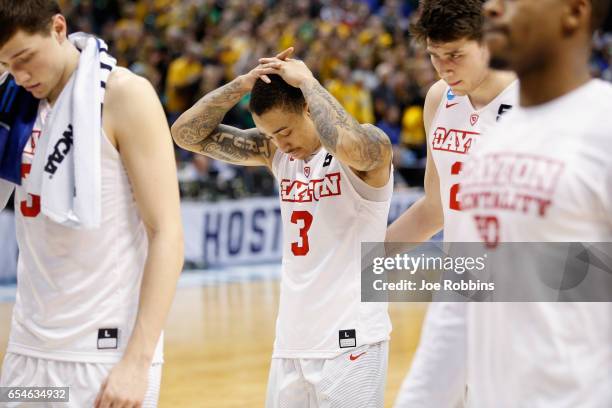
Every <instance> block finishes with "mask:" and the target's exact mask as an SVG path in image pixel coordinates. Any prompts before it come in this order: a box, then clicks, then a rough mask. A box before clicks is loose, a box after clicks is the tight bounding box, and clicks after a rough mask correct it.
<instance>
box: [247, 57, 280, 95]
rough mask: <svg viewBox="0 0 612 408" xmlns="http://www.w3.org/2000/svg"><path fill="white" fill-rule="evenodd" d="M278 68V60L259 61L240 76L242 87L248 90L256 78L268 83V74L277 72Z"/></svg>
mask: <svg viewBox="0 0 612 408" xmlns="http://www.w3.org/2000/svg"><path fill="white" fill-rule="evenodd" d="M279 68H280V60H275V61H271V62H268V63H265V64H262V63H260V64H259V65H257V66H256V67H255V68H253V69H252V70H251V71H249V72H248V73H246V74H244V75H242V76H241V79H242V83H243V86H242V87H243V88H244V89H245V90H247V91H250V90H251V89H252V88H253V85H255V82H256V81H257V80H258V79H261V80H262V81H264V82H266V83H268V84H269V83H270V78H269V77H268V75H269V74H278V70H279Z"/></svg>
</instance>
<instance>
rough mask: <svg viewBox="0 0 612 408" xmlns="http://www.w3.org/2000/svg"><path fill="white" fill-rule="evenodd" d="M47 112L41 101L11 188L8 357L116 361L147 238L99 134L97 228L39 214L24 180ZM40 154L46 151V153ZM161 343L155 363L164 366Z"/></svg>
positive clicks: (121, 171)
mask: <svg viewBox="0 0 612 408" xmlns="http://www.w3.org/2000/svg"><path fill="white" fill-rule="evenodd" d="M49 113H51V108H50V106H49V104H48V103H47V102H46V101H41V103H40V108H39V112H38V118H37V121H36V124H35V126H34V130H33V133H32V136H31V138H30V140H29V142H28V144H27V145H26V148H25V150H24V152H23V158H22V186H18V187H17V189H16V190H15V218H16V229H17V240H18V243H19V250H20V253H19V261H18V268H17V269H18V272H17V281H18V284H17V299H16V303H15V308H14V310H13V318H12V324H11V334H10V338H9V344H8V352H12V353H17V354H23V355H28V356H32V357H38V358H45V359H54V360H65V361H78V362H92V363H115V362H117V361H119V359H120V358H121V356H122V355H123V352H124V350H125V346H126V344H127V342H128V340H129V338H130V335H131V332H132V328H133V326H134V322H135V319H136V313H137V309H138V300H139V293H140V283H141V280H142V274H143V270H144V264H145V259H146V256H147V247H148V241H147V235H146V231H145V228H144V225H143V223H142V220H141V218H140V216H139V214H138V210H137V207H136V202H135V200H134V195H133V193H132V190H131V186H130V183H129V180H128V176H127V173H126V170H125V168H124V167H123V164H122V162H121V158H120V156H119V153H118V152H117V150H116V149H115V148H114V146H113V145H112V144H111V143H110V141H108V139H107V138H106V137H105V136H104V135H102V136H101V137H102V139H103V141H102V145H101V146H102V149H101V150H102V153H101V154H102V159H101V181H102V184H101V185H102V222H101V227H100V228H98V229H95V230H80V229H73V228H68V227H64V226H62V225H60V224H57V223H55V222H53V221H51V220H50V219H49V218H47V217H46V216H44V215H43V214H42V213H41V200H44V197H42V198H41V197H38V196H32V195H29V194H28V193H27V192H26V190H27V188H26V187H27V183H28V174H29V172H30V167H31V164H32V160H33V157H34V153H35V150H36V144H37V142H38V139H39V137H40V135H41V132H42V130H43V128H44V124H45V121H46V117H47V116H48V115H49ZM43 153H44V152H43ZM161 345H162V340H161V339H160V342H159V344H158V348H157V351H156V355H155V357H154V361H155V362H161V361H162V349H161Z"/></svg>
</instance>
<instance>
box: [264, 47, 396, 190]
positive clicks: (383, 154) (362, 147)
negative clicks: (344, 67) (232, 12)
mask: <svg viewBox="0 0 612 408" xmlns="http://www.w3.org/2000/svg"><path fill="white" fill-rule="evenodd" d="M287 51H289V52H291V51H292V49H291V48H289V49H288V50H287ZM260 62H261V63H263V64H272V66H273V67H274V68H276V69H277V70H278V71H277V73H278V74H279V75H280V76H281V77H282V78H283V79H284V80H285V82H287V83H288V84H289V85H291V86H294V87H296V88H300V90H301V91H302V93H303V94H304V98H305V99H306V103H307V104H308V108H309V112H310V115H311V116H312V120H313V122H314V124H315V126H316V129H317V132H318V134H319V137H320V139H321V144H322V145H323V146H324V147H325V149H326V150H328V151H329V152H330V153H332V154H333V155H334V156H335V157H336V158H337V159H338V160H340V162H342V163H344V164H346V165H348V166H350V167H351V168H352V169H353V170H354V171H355V173H356V174H357V175H358V176H359V177H360V178H362V179H363V180H364V181H366V182H367V183H368V184H370V185H372V186H375V187H381V186H383V185H385V184H386V183H387V181H388V180H389V173H390V170H391V168H390V164H391V159H392V147H391V141H390V140H389V137H388V136H387V135H386V134H385V133H384V132H383V131H382V130H380V129H378V128H377V127H376V126H374V125H370V124H365V125H361V124H359V122H357V120H356V119H355V118H353V117H352V116H351V115H349V114H348V113H347V112H346V110H345V109H344V108H343V107H342V105H340V103H339V102H338V101H337V100H336V99H335V98H334V97H333V96H332V95H331V94H330V93H329V92H328V91H327V90H326V89H325V88H324V87H323V86H322V85H321V84H320V83H319V81H317V80H316V78H315V77H314V75H313V74H312V72H311V71H310V70H309V69H308V67H307V66H306V64H304V63H303V62H302V61H300V60H294V59H282V58H278V56H277V57H276V58H263V59H261V60H260Z"/></svg>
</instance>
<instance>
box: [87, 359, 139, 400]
mask: <svg viewBox="0 0 612 408" xmlns="http://www.w3.org/2000/svg"><path fill="white" fill-rule="evenodd" d="M149 368H150V367H149V366H143V365H140V364H138V365H137V364H132V363H129V362H127V361H125V360H121V361H120V362H119V363H118V364H117V365H116V366H114V367H113V368H112V370H111V372H110V373H109V375H108V378H107V379H106V380H105V381H104V382H103V383H102V386H101V387H100V391H99V392H98V395H97V397H96V401H95V403H94V408H111V407H112V408H115V407H122V408H123V407H126V408H140V407H142V403H143V401H144V398H145V394H146V392H147V387H148V382H149Z"/></svg>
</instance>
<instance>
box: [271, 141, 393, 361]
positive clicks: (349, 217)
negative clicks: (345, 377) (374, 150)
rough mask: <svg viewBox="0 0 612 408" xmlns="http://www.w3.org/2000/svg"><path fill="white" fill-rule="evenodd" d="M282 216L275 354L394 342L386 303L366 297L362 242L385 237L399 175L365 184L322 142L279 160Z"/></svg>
mask: <svg viewBox="0 0 612 408" xmlns="http://www.w3.org/2000/svg"><path fill="white" fill-rule="evenodd" d="M272 171H273V173H274V175H275V177H276V179H277V181H278V183H279V190H280V200H281V216H282V220H283V261H282V275H281V292H280V304H279V311H278V319H277V323H276V341H275V343H274V353H273V357H274V358H333V357H335V356H337V355H339V354H341V353H344V352H346V351H350V350H353V349H354V348H355V347H359V346H361V345H364V344H373V343H377V342H380V341H384V340H388V339H389V334H390V332H391V322H390V320H389V315H388V312H387V304H386V303H366V302H361V243H362V242H384V240H385V234H386V230H387V217H388V213H389V207H390V202H391V195H392V192H393V176H392V175H391V176H390V177H389V180H388V182H387V184H386V185H385V186H384V187H381V188H374V187H371V186H369V185H368V184H366V183H365V182H364V181H363V180H361V179H360V178H359V177H357V175H355V174H354V173H353V172H352V171H351V170H350V169H349V168H348V166H345V165H343V164H341V163H340V162H339V161H338V160H337V159H336V158H335V157H334V156H332V155H331V154H330V153H328V152H327V151H326V150H325V149H324V148H321V149H320V150H319V151H318V152H317V153H316V154H315V155H314V156H312V157H311V158H310V160H309V161H308V162H305V161H303V160H294V159H292V158H291V157H290V156H289V155H287V154H285V153H283V152H281V151H280V149H279V150H277V151H276V154H275V156H274V159H273V163H272Z"/></svg>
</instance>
